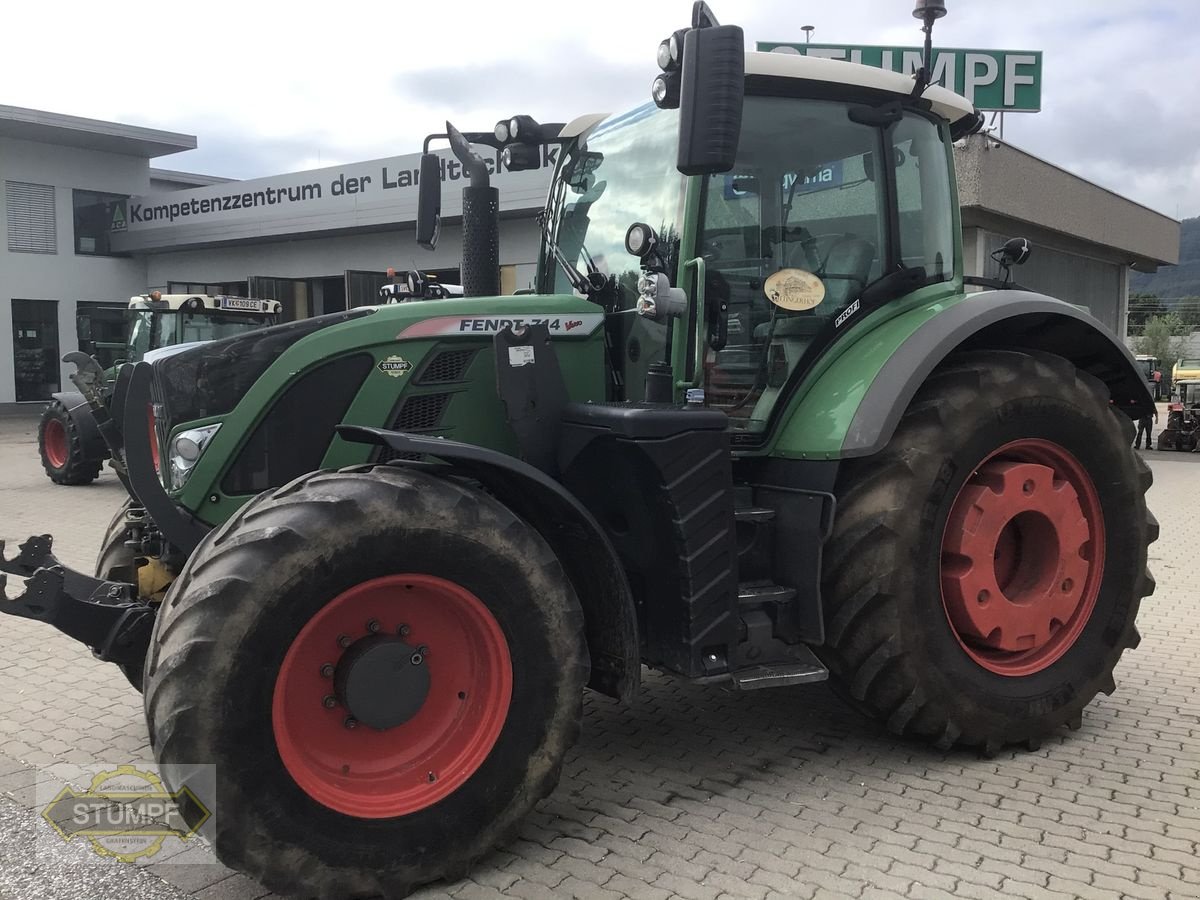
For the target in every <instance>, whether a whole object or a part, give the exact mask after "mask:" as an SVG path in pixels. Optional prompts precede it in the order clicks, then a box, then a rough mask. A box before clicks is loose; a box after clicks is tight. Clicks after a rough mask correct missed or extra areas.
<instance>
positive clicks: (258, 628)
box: [145, 466, 588, 897]
mask: <svg viewBox="0 0 1200 900" xmlns="http://www.w3.org/2000/svg"><path fill="white" fill-rule="evenodd" d="M587 668H588V666H587V656H586V650H585V646H584V639H583V613H582V610H581V608H580V606H579V602H578V600H577V599H576V596H575V593H574V591H573V589H572V587H571V584H570V582H569V581H568V579H567V577H566V575H565V574H564V572H563V569H562V567H561V565H560V564H559V561H558V559H557V558H556V557H555V555H554V553H553V552H552V551H551V550H550V548H549V547H548V546H547V544H546V543H545V542H544V541H543V540H542V538H541V536H540V535H539V534H537V532H535V531H534V530H533V529H532V528H530V527H529V526H528V525H527V524H525V523H524V522H523V521H522V520H521V519H519V518H518V517H517V516H515V515H514V514H513V513H512V512H511V511H510V510H508V509H507V508H506V507H505V506H503V505H502V504H500V503H499V502H498V501H496V500H494V499H493V498H491V497H489V496H488V495H486V494H484V493H482V492H481V491H478V490H476V489H473V488H472V487H469V486H466V485H463V484H460V483H457V482H452V481H448V480H446V479H442V478H437V477H433V476H430V475H428V474H425V473H423V472H418V471H413V470H407V469H404V468H400V467H388V466H378V467H373V468H372V467H359V468H354V469H347V470H343V471H340V472H322V473H315V474H313V475H308V476H305V477H304V478H301V479H298V480H297V481H295V482H292V483H291V484H290V485H287V486H285V487H283V488H280V489H279V490H277V491H275V492H273V493H271V494H266V495H263V496H261V497H259V498H257V499H256V500H254V501H252V502H251V503H250V504H248V505H247V506H246V507H243V509H242V510H241V511H239V513H238V514H237V515H235V516H234V517H233V518H231V519H230V520H229V521H228V522H227V523H226V524H225V525H223V526H222V527H221V528H219V529H217V530H216V531H214V532H212V533H211V534H209V535H208V536H206V537H205V539H204V540H203V541H202V542H201V543H200V545H199V547H198V548H197V549H196V551H195V553H193V555H192V557H191V559H190V560H189V561H188V563H187V565H186V566H185V567H184V570H183V571H182V573H180V576H179V578H178V579H177V580H176V581H175V583H174V584H173V585H172V587H171V589H170V591H169V592H168V594H167V597H166V599H165V600H164V602H163V605H162V609H161V610H160V613H159V617H158V620H157V623H156V628H155V635H154V639H153V640H152V642H151V650H150V657H149V660H148V665H147V667H146V678H147V681H146V698H145V703H146V716H147V722H148V725H149V731H150V738H151V744H152V746H153V748H154V752H155V756H156V758H157V759H158V761H159V763H160V765H161V766H162V769H163V774H164V776H165V777H166V778H167V780H168V782H169V783H171V785H172V787H173V789H174V790H180V789H182V788H184V787H189V788H192V789H193V790H194V791H195V792H196V794H197V796H199V797H200V799H201V801H202V803H203V804H204V805H205V806H206V807H208V808H210V809H214V811H215V813H216V819H215V822H216V824H215V826H214V828H213V829H212V830H211V832H210V833H209V836H210V837H211V838H212V839H213V841H214V844H215V847H216V851H217V855H218V857H219V858H220V859H221V860H222V861H223V862H224V863H225V864H226V865H229V866H231V867H233V868H235V869H239V870H240V871H242V872H245V873H247V874H248V875H250V876H251V877H253V878H255V879H258V880H259V881H261V882H262V883H263V884H265V885H266V886H267V887H268V888H270V889H271V890H273V891H276V892H278V893H281V894H287V895H291V894H303V895H304V896H321V897H324V896H338V897H368V896H377V895H379V894H383V895H385V896H389V897H399V896H403V895H404V894H405V893H407V892H408V891H409V890H411V889H413V888H414V887H416V886H417V885H420V884H423V883H425V882H429V881H434V880H437V879H439V878H444V877H459V876H461V875H463V874H465V872H466V870H467V868H468V867H469V865H470V864H471V862H472V861H473V860H475V859H476V858H478V857H479V856H481V855H483V854H485V853H487V852H488V851H489V850H490V849H492V848H493V847H494V846H496V845H497V844H500V843H503V842H505V841H506V840H508V839H510V838H511V837H512V836H513V834H514V833H515V830H516V829H517V827H518V826H519V824H520V822H521V820H522V819H523V817H524V816H525V814H526V813H528V812H529V811H530V810H531V809H532V808H533V806H534V804H535V803H537V801H538V800H539V799H540V798H542V797H544V796H546V795H547V794H548V793H549V792H550V791H551V790H553V788H554V786H555V784H556V783H557V781H558V777H559V773H560V771H561V766H562V762H563V758H564V755H565V753H566V751H567V749H568V748H569V747H570V745H571V744H572V743H573V742H574V740H575V738H576V736H577V734H578V731H579V727H580V720H581V703H582V695H583V687H584V684H585V682H586V680H587ZM194 763H211V764H213V765H215V777H216V787H215V788H214V787H212V786H211V785H210V784H208V782H207V781H206V779H205V774H204V773H203V772H202V771H201V770H199V769H197V768H196V767H195V766H193V765H191V764H194ZM210 804H215V807H214V806H212V805H210ZM202 815H203V813H202V812H201V811H200V810H199V809H190V810H185V816H187V817H188V818H189V821H192V822H193V823H195V822H198V821H199V820H200V818H201V817H202Z"/></svg>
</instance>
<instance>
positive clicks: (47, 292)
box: [0, 106, 1179, 405]
mask: <svg viewBox="0 0 1200 900" xmlns="http://www.w3.org/2000/svg"><path fill="white" fill-rule="evenodd" d="M195 146H196V138H195V137H194V136H191V135H184V134H173V133H169V132H162V131H156V130H154V129H147V128H138V127H133V126H127V125H120V124H117V123H111V122H98V121H94V120H88V119H79V118H75V117H71V116H61V115H57V114H53V113H45V112H39V111H35V110H25V109H19V108H15V107H3V106H0V232H2V233H3V236H4V237H3V239H2V240H0V405H8V404H13V403H39V402H43V401H44V400H45V399H46V398H47V397H48V396H49V395H50V394H51V393H52V392H54V391H56V390H59V389H60V388H62V387H69V381H68V371H67V370H68V368H69V367H67V366H65V365H63V364H62V363H61V362H60V360H61V357H62V355H63V354H64V353H66V352H68V351H70V350H74V349H78V348H79V346H80V341H81V339H82V337H83V336H82V335H81V334H80V333H79V326H77V317H78V315H79V313H80V312H86V311H87V310H89V309H92V308H94V307H96V306H113V307H120V306H124V305H125V303H126V301H127V300H128V298H129V297H130V296H131V295H134V294H140V293H143V292H145V291H147V290H150V289H153V288H157V289H161V290H163V291H164V292H169V293H191V292H197V293H200V292H203V293H210V294H217V293H229V294H243V295H252V296H257V297H262V298H265V299H275V300H279V301H280V302H281V303H282V304H283V308H284V313H285V317H286V318H303V317H306V316H311V315H319V314H322V313H327V312H334V311H338V310H342V309H346V308H347V307H352V306H359V305H364V304H369V303H373V302H376V298H377V295H378V294H377V292H378V288H379V287H380V286H381V285H382V284H383V283H384V281H385V280H386V278H387V276H386V274H385V273H386V270H387V269H388V268H389V267H394V268H395V269H397V270H406V269H410V268H420V269H421V270H422V271H427V272H432V273H435V274H437V275H439V276H440V277H442V278H443V279H444V280H449V281H453V280H455V279H456V278H457V276H458V265H459V259H460V250H461V241H460V231H459V227H458V225H457V224H456V220H457V218H458V217H460V216H461V197H460V192H459V190H458V187H459V183H460V182H461V181H462V179H463V172H462V170H461V167H460V166H459V165H458V163H457V162H455V161H454V160H453V158H452V157H450V156H449V154H448V153H447V155H446V156H445V157H444V159H443V165H444V181H445V189H444V190H443V210H442V211H443V219H444V221H445V222H446V224H445V227H444V228H443V232H442V236H441V241H440V243H439V245H438V249H437V250H436V251H435V252H433V253H429V252H426V251H423V250H421V249H419V248H418V247H417V245H416V243H415V240H414V231H413V228H414V220H415V218H416V201H417V187H416V171H417V169H418V167H419V155H417V154H410V155H407V156H398V157H392V158H388V159H379V160H370V161H366V162H359V163H349V164H346V165H343V166H331V167H326V168H322V169H316V170H312V171H307V172H297V173H288V174H283V175H277V176H268V177H265V178H258V179H252V180H248V181H229V180H226V179H220V178H213V177H207V176H201V175H191V174H188V173H184V172H179V171H175V170H171V169H162V168H155V167H153V166H152V165H151V162H152V161H154V160H157V159H160V158H162V157H165V156H170V155H172V154H175V153H179V152H182V151H185V150H188V149H192V148H194V147H195ZM555 153H556V151H554V150H553V149H550V150H547V151H545V152H544V154H543V159H542V165H541V167H540V168H538V169H535V170H531V171H525V172H510V171H506V170H505V169H504V168H503V166H501V165H500V162H499V159H498V158H497V159H495V160H492V161H490V165H491V168H492V169H493V172H494V176H493V184H495V186H496V187H498V188H499V190H500V209H501V260H500V262H501V284H502V288H503V290H504V291H505V292H506V293H512V292H514V291H515V290H518V289H521V288H526V287H528V286H529V285H530V284H531V282H532V280H533V276H534V272H535V268H536V260H537V255H538V249H539V241H540V229H539V226H538V224H537V221H536V219H535V216H536V214H537V211H538V210H540V209H541V207H542V205H543V203H544V200H545V195H546V189H547V187H548V185H549V181H550V173H551V172H552V170H553V166H554V163H555ZM955 155H956V163H957V168H958V180H959V193H960V199H961V203H962V209H963V214H962V224H963V239H964V253H965V258H966V270H967V272H968V274H975V275H991V276H994V275H995V274H996V270H995V269H996V267H995V263H994V262H992V260H991V259H990V254H991V252H992V251H993V250H994V249H996V248H997V247H999V246H1000V245H1001V244H1002V243H1003V242H1004V241H1005V240H1007V238H1009V237H1012V236H1017V235H1019V236H1023V237H1028V238H1030V239H1031V240H1032V241H1033V243H1034V245H1035V250H1034V253H1033V257H1032V258H1031V260H1030V262H1029V263H1028V264H1027V265H1026V266H1024V267H1023V268H1022V269H1020V270H1019V272H1018V276H1017V277H1018V280H1019V281H1020V283H1021V284H1022V285H1023V286H1025V287H1028V288H1031V289H1034V290H1040V291H1043V292H1045V293H1048V294H1051V295H1053V296H1058V297H1061V298H1062V299H1064V300H1067V301H1069V302H1072V303H1078V304H1080V305H1083V306H1087V307H1088V308H1090V309H1091V310H1092V312H1093V314H1094V315H1095V316H1096V317H1097V318H1098V319H1099V320H1100V321H1101V322H1103V323H1104V324H1106V325H1107V326H1108V327H1109V328H1110V329H1112V330H1113V331H1114V332H1116V333H1118V334H1120V335H1122V336H1123V332H1124V322H1125V312H1126V308H1127V295H1128V271H1129V268H1130V266H1133V267H1135V268H1137V269H1138V270H1139V271H1153V270H1154V268H1156V267H1157V266H1158V265H1162V264H1170V263H1174V262H1176V261H1177V260H1178V252H1179V223H1178V222H1175V221H1174V220H1172V219H1169V218H1167V217H1165V216H1162V215H1159V214H1158V213H1155V212H1153V211H1151V210H1149V209H1146V208H1145V207H1142V206H1139V205H1138V204H1136V203H1133V202H1132V201H1130V200H1128V199H1126V198H1123V197H1120V196H1119V195H1117V194H1114V193H1112V192H1111V191H1107V190H1105V189H1103V188H1100V187H1098V186H1096V185H1094V184H1091V183H1089V182H1087V181H1084V180H1083V179H1080V178H1078V177H1076V176H1074V175H1072V174H1070V173H1069V172H1066V171H1064V170H1062V169H1061V168H1058V167H1056V166H1053V165H1051V164H1049V163H1046V162H1044V161H1042V160H1040V159H1037V158H1036V157H1032V156H1030V155H1029V154H1026V153H1024V152H1022V151H1020V150H1018V149H1017V148H1015V147H1012V146H1011V145H1008V144H1004V143H1001V142H999V141H996V140H994V139H992V138H991V137H989V136H985V135H976V136H974V137H972V138H970V139H968V140H967V141H964V142H960V144H959V145H958V146H957V147H956V150H955Z"/></svg>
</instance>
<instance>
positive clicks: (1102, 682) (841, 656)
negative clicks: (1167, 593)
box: [818, 351, 1158, 753]
mask: <svg viewBox="0 0 1200 900" xmlns="http://www.w3.org/2000/svg"><path fill="white" fill-rule="evenodd" d="M1132 436H1133V423H1132V422H1131V421H1130V420H1129V419H1128V417H1126V416H1125V415H1123V414H1122V413H1119V412H1117V411H1116V410H1115V409H1114V408H1113V407H1112V406H1111V404H1110V403H1109V399H1108V392H1107V390H1106V389H1105V387H1104V385H1103V384H1102V383H1101V382H1100V381H1098V380H1097V379H1095V378H1093V377H1091V376H1090V375H1088V374H1086V373H1083V372H1081V371H1079V370H1077V369H1076V368H1075V367H1074V366H1072V365H1071V364H1070V363H1069V362H1068V361H1067V360H1065V359H1063V358H1061V357H1058V356H1054V355H1051V354H1027V353H1017V352H1001V351H979V352H975V353H968V354H960V355H957V356H955V357H952V358H951V359H950V360H948V361H947V362H945V363H944V364H942V365H941V366H940V367H939V368H938V369H937V370H935V371H934V372H933V374H932V375H930V377H929V379H928V380H927V381H926V383H925V384H924V385H923V386H922V387H921V389H920V390H919V391H918V393H917V395H916V397H915V398H914V400H913V401H912V403H911V404H910V406H909V408H908V409H907V410H906V412H905V413H904V416H903V417H902V419H901V421H900V424H899V426H898V427H897V429H896V432H895V434H894V435H893V437H892V439H891V441H890V442H889V443H888V445H887V447H886V448H885V449H884V450H883V451H881V452H880V453H878V454H876V455H875V456H872V457H868V458H864V459H861V460H850V461H848V462H846V463H845V464H844V465H843V468H842V470H841V472H840V474H839V480H838V486H837V498H838V510H837V518H836V521H835V523H834V532H833V535H832V537H831V539H830V542H829V544H828V546H827V549H826V554H825V575H824V578H823V581H824V586H823V594H824V602H825V621H826V623H827V628H826V644H825V646H823V647H821V648H819V651H818V652H819V654H820V656H821V657H822V658H823V659H824V661H825V662H826V664H827V665H828V666H829V669H830V674H831V680H832V681H833V684H834V687H835V689H837V690H838V692H839V693H840V694H842V695H843V696H844V697H846V698H847V699H848V700H849V701H850V702H851V704H852V705H854V706H855V707H857V708H858V709H859V710H861V711H863V712H865V713H866V714H868V715H870V716H872V717H874V718H876V719H878V720H880V721H882V722H884V723H886V725H887V727H888V728H889V729H890V730H891V731H893V732H895V733H897V734H902V735H906V736H912V737H916V738H921V739H924V740H927V741H930V742H931V743H934V744H935V745H937V746H939V747H942V748H948V747H950V746H953V745H963V746H970V747H976V748H978V749H980V750H982V751H984V752H987V753H992V752H995V751H996V750H998V749H999V748H1000V747H1002V746H1004V745H1005V744H1009V743H1024V744H1026V745H1028V746H1031V747H1032V746H1036V745H1037V744H1038V742H1039V741H1040V740H1041V739H1042V738H1043V737H1044V736H1045V735H1047V734H1049V733H1050V732H1052V731H1053V730H1055V729H1056V728H1059V727H1060V726H1062V725H1064V724H1065V725H1069V726H1071V727H1079V724H1080V722H1081V715H1082V711H1083V709H1084V707H1085V706H1087V704H1088V703H1090V702H1091V700H1092V699H1093V698H1094V697H1095V696H1096V695H1097V693H1099V692H1104V693H1111V692H1112V690H1113V688H1114V680H1113V669H1114V667H1115V666H1116V664H1117V661H1118V660H1119V659H1120V657H1121V654H1122V652H1123V651H1124V650H1125V649H1126V648H1132V647H1135V646H1136V645H1137V643H1138V640H1139V638H1138V633H1137V629H1136V627H1135V624H1134V619H1135V617H1136V615H1137V610H1138V606H1139V603H1140V600H1141V598H1142V597H1144V596H1147V595H1149V594H1150V593H1152V592H1153V589H1154V581H1153V579H1152V578H1151V577H1150V574H1149V571H1148V570H1147V568H1146V558H1147V546H1148V544H1149V543H1150V542H1152V541H1154V540H1155V539H1156V538H1157V536H1158V525H1157V523H1156V522H1155V520H1154V517H1153V516H1152V515H1151V514H1150V513H1149V511H1148V510H1147V508H1146V503H1145V497H1144V494H1145V491H1146V490H1147V489H1148V488H1149V486H1150V482H1151V479H1152V476H1151V473H1150V470H1149V468H1148V467H1147V466H1146V464H1145V462H1144V461H1142V460H1141V458H1140V457H1138V456H1137V454H1135V453H1133V452H1132V450H1131V449H1130V444H1131V442H1132Z"/></svg>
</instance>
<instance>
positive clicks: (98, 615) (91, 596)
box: [0, 534, 154, 666]
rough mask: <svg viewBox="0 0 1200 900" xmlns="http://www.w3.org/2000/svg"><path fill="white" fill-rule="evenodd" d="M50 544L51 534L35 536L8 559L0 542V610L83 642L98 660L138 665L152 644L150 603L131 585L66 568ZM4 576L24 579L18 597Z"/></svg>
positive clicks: (152, 624)
mask: <svg viewBox="0 0 1200 900" xmlns="http://www.w3.org/2000/svg"><path fill="white" fill-rule="evenodd" d="M52 546H53V539H52V538H51V537H50V535H48V534H43V535H36V536H34V537H31V538H30V539H29V540H27V541H26V542H25V543H23V544H21V546H20V552H19V553H18V554H17V555H16V556H15V557H13V558H12V559H8V558H7V557H5V555H4V542H3V541H0V573H4V574H0V612H4V613H8V614H9V615H11V616H20V617H21V618H23V619H34V620H35V621H38V622H45V623H46V624H47V625H51V626H53V627H54V628H57V629H58V630H59V631H61V632H62V633H63V634H65V635H67V636H69V637H73V638H75V640H77V641H80V642H82V643H84V644H87V645H88V646H89V647H90V648H91V649H92V653H93V654H95V656H96V658H97V659H100V660H104V661H106V662H113V663H117V664H119V665H129V664H132V665H136V666H140V665H141V664H142V661H143V660H144V659H145V656H146V650H147V648H148V647H149V646H150V632H151V630H152V629H153V627H154V608H153V607H151V606H149V605H148V604H146V603H143V602H142V601H141V600H139V599H138V598H137V596H136V595H135V593H134V586H133V585H132V584H128V583H127V582H123V581H102V580H100V579H99V578H92V577H91V576H89V575H84V574H82V573H80V572H76V571H74V570H73V569H69V568H67V567H66V566H64V565H63V564H62V563H61V562H59V561H58V560H57V559H56V558H55V557H54V554H53V553H52V552H51V548H52ZM8 575H16V576H17V577H19V578H25V579H27V580H26V582H25V592H24V593H23V594H21V596H19V597H16V598H12V599H10V598H9V597H8V593H7V591H6V590H5V585H6V581H7V577H8Z"/></svg>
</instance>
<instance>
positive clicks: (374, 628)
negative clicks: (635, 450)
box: [367, 619, 379, 634]
mask: <svg viewBox="0 0 1200 900" xmlns="http://www.w3.org/2000/svg"><path fill="white" fill-rule="evenodd" d="M367 631H369V632H371V634H378V633H379V623H378V622H377V621H375V620H374V619H372V620H371V621H370V622H368V623H367Z"/></svg>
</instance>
